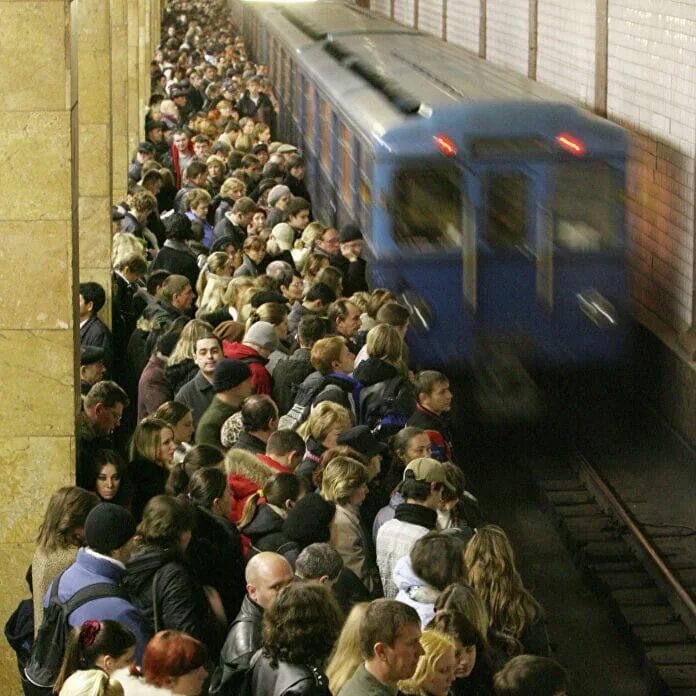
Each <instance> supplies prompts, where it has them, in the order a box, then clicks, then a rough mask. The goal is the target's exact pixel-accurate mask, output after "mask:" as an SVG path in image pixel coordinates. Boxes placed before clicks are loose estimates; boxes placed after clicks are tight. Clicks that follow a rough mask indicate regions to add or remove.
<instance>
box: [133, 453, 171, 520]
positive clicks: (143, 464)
mask: <svg viewBox="0 0 696 696" xmlns="http://www.w3.org/2000/svg"><path fill="white" fill-rule="evenodd" d="M168 478H169V472H168V471H167V470H166V469H164V468H163V467H161V466H158V465H157V464H155V462H151V461H150V460H149V459H144V458H142V457H139V458H137V459H134V460H133V461H132V462H130V463H129V464H128V479H129V480H130V481H131V483H132V485H133V517H135V519H136V520H140V519H142V516H143V510H144V509H145V506H146V505H147V504H148V502H149V500H150V499H151V498H154V497H155V496H156V495H163V494H164V487H165V485H166V484H167V479H168Z"/></svg>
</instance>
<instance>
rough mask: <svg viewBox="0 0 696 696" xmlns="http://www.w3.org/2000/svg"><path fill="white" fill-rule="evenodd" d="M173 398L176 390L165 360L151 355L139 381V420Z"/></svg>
mask: <svg viewBox="0 0 696 696" xmlns="http://www.w3.org/2000/svg"><path fill="white" fill-rule="evenodd" d="M173 398H174V390H173V388H172V385H171V384H170V383H169V380H168V379H167V376H166V369H165V362H164V360H162V359H161V358H158V357H157V356H156V355H151V356H150V359H149V360H148V362H147V364H146V365H145V369H144V370H143V372H142V374H141V375H140V380H139V381H138V421H141V420H142V419H143V418H145V416H149V415H150V414H151V413H154V412H155V411H156V410H157V409H158V408H159V407H160V406H161V405H162V404H163V403H165V402H166V401H171V400H172V399H173Z"/></svg>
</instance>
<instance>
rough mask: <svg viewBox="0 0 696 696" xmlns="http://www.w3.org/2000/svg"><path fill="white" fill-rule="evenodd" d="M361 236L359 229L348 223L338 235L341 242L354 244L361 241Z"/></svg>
mask: <svg viewBox="0 0 696 696" xmlns="http://www.w3.org/2000/svg"><path fill="white" fill-rule="evenodd" d="M362 238H363V235H362V232H361V231H360V228H359V227H358V226H357V225H351V224H350V223H349V224H347V225H345V226H344V227H343V228H342V229H341V234H340V235H339V239H340V241H341V242H342V243H343V242H356V241H358V240H359V239H362Z"/></svg>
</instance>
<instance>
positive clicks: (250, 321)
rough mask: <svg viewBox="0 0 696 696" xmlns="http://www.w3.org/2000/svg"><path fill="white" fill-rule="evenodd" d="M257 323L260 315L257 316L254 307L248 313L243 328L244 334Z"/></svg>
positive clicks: (257, 312) (257, 313)
mask: <svg viewBox="0 0 696 696" xmlns="http://www.w3.org/2000/svg"><path fill="white" fill-rule="evenodd" d="M257 321H261V315H260V314H259V310H258V308H256V307H254V308H253V309H252V310H251V312H249V318H248V319H247V322H246V325H245V327H244V333H246V332H247V331H248V330H249V329H250V328H251V327H252V326H253V325H254V324H255V323H256V322H257Z"/></svg>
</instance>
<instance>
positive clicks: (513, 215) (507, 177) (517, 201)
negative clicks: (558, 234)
mask: <svg viewBox="0 0 696 696" xmlns="http://www.w3.org/2000/svg"><path fill="white" fill-rule="evenodd" d="M530 189H531V183H530V181H529V179H528V178H527V177H526V176H525V175H524V174H522V173H521V172H512V173H505V174H501V173H492V174H489V175H488V177H487V180H486V187H485V191H486V225H485V228H484V238H485V241H486V242H487V243H488V244H490V245H491V246H494V247H518V248H524V247H526V246H528V244H527V239H528V236H527V223H528V219H529V216H528V212H529V205H530V193H531V191H530Z"/></svg>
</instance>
